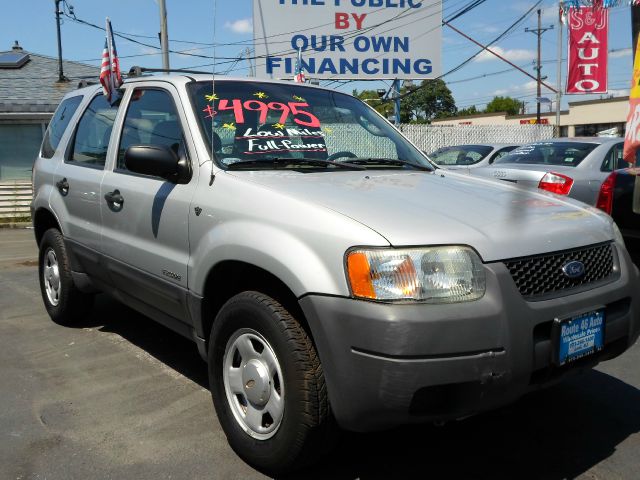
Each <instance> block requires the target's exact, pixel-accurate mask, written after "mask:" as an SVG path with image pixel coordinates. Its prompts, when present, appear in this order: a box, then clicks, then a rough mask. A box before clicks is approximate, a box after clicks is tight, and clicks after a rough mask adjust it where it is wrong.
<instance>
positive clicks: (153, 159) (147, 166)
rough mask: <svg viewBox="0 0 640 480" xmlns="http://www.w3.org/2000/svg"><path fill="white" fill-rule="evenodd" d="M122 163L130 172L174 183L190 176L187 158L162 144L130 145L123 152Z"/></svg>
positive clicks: (183, 181) (183, 180)
mask: <svg viewBox="0 0 640 480" xmlns="http://www.w3.org/2000/svg"><path fill="white" fill-rule="evenodd" d="M124 164H125V166H126V167H127V170H129V171H131V172H134V173H141V174H142V175H152V176H154V177H160V178H164V179H165V180H168V181H170V182H174V183H187V182H188V181H189V179H190V177H191V175H190V171H189V163H188V162H187V160H186V159H180V158H179V157H178V155H177V154H176V152H175V151H173V150H172V149H171V148H169V147H167V146H164V145H131V146H130V147H129V148H127V149H126V150H125V152H124Z"/></svg>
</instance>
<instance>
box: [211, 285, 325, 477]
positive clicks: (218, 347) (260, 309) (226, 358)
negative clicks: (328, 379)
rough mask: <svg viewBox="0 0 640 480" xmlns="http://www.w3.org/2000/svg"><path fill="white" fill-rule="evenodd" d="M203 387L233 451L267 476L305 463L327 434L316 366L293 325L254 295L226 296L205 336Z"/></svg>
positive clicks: (321, 380) (290, 318)
mask: <svg viewBox="0 0 640 480" xmlns="http://www.w3.org/2000/svg"><path fill="white" fill-rule="evenodd" d="M209 384H210V386H211V394H212V396H213V403H214V406H215V409H216V412H217V414H218V418H219V420H220V424H221V425H222V428H223V429H224V431H225V434H226V435H227V439H228V441H229V444H230V445H231V447H232V448H233V449H234V450H235V452H236V453H237V454H238V455H239V456H240V457H242V458H243V459H244V460H245V461H246V462H247V463H249V464H251V465H253V466H254V467H256V468H258V469H260V470H262V471H265V472H268V473H272V474H276V473H284V472H287V471H291V470H294V469H296V468H300V467H302V466H304V465H306V464H308V463H311V462H312V461H313V460H315V459H316V458H317V457H318V456H319V455H321V454H322V453H324V452H325V451H326V450H327V448H326V447H327V445H330V444H331V442H329V441H327V440H328V438H329V436H332V435H333V434H334V433H335V429H334V427H333V423H332V421H331V418H330V413H329V402H328V397H327V391H326V387H325V383H324V375H323V373H322V366H321V365H320V361H319V359H318V356H317V353H316V351H315V347H314V346H313V344H312V342H311V340H310V339H309V337H308V335H307V333H306V332H305V330H304V329H303V328H302V326H301V325H300V324H299V323H298V321H297V320H296V319H295V318H294V317H293V316H292V315H291V314H290V313H289V312H288V311H287V310H286V309H285V308H284V307H283V306H282V305H280V304H279V303H278V302H277V301H276V300H274V299H272V298H270V297H268V296H266V295H263V294H261V293H258V292H244V293H241V294H238V295H236V296H235V297H233V298H231V299H230V300H229V301H228V302H227V303H226V304H225V305H224V306H223V307H222V309H221V310H220V312H219V314H218V316H217V317H216V319H215V322H214V326H213V329H212V332H211V339H210V348H209Z"/></svg>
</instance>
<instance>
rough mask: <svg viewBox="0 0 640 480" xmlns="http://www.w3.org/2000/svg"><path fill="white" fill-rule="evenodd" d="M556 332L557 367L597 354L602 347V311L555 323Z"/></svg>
mask: <svg viewBox="0 0 640 480" xmlns="http://www.w3.org/2000/svg"><path fill="white" fill-rule="evenodd" d="M556 332H557V333H556V339H557V340H556V341H557V344H556V345H557V349H556V351H557V362H558V364H559V365H564V364H565V363H569V362H572V361H574V360H578V359H579V358H582V357H584V356H586V355H591V354H593V353H595V352H598V351H600V350H602V348H603V347H604V310H595V311H593V312H588V313H583V314H582V315H577V316H575V317H572V318H570V319H567V320H563V321H556Z"/></svg>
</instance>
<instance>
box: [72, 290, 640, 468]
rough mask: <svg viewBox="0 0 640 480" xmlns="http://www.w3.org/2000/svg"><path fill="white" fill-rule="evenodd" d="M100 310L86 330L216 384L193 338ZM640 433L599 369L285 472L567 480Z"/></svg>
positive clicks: (347, 439) (629, 390)
mask: <svg viewBox="0 0 640 480" xmlns="http://www.w3.org/2000/svg"><path fill="white" fill-rule="evenodd" d="M94 313H95V315H94V318H93V319H92V322H91V324H83V325H81V327H92V328H96V329H98V330H99V331H105V332H113V333H115V334H117V335H120V336H121V337H123V338H124V339H126V340H127V341H129V342H131V343H132V344H134V345H136V346H138V347H140V348H141V349H143V350H145V351H146V352H147V353H149V354H150V355H152V356H153V357H155V358H157V359H158V360H160V361H161V362H163V363H164V364H166V365H167V366H169V367H170V368H172V369H174V370H176V371H177V372H179V373H181V374H182V375H184V376H186V377H188V378H190V379H191V380H192V381H194V382H196V383H197V384H199V385H200V386H202V387H205V388H208V380H207V368H206V365H205V363H204V362H203V361H202V360H201V359H200V356H199V355H198V352H197V350H196V347H195V345H194V344H193V343H192V342H191V341H190V340H188V339H185V338H183V337H181V336H180V335H178V334H176V333H173V332H172V331H170V330H168V329H167V328H165V327H162V326H161V325H159V324H157V323H155V322H154V321H152V320H150V319H148V318H146V317H144V316H142V315H140V314H138V313H136V312H134V311H133V310H131V309H129V308H127V307H125V306H123V305H121V304H119V303H118V302H116V301H113V300H111V299H109V298H107V297H104V296H99V297H98V299H97V301H96V307H95V309H94ZM639 431H640V391H639V390H638V389H636V388H635V387H632V386H630V385H628V384H626V383H624V382H622V381H620V380H618V379H617V378H615V377H612V376H610V375H607V374H605V373H602V372H599V371H595V370H593V371H589V372H587V373H585V374H583V375H580V376H576V377H573V378H569V379H567V380H565V381H564V382H563V383H561V384H559V385H557V386H555V387H552V388H549V389H547V390H543V391H540V392H537V393H534V394H531V395H528V396H527V397H525V398H523V399H522V400H520V401H519V402H517V403H516V404H514V405H511V406H509V407H507V408H503V409H501V410H498V411H495V412H490V413H486V414H483V415H479V416H477V417H473V418H469V419H467V420H464V421H461V422H457V423H451V424H447V425H445V426H443V427H434V426H431V425H417V426H410V427H403V428H400V429H397V430H393V431H389V432H382V433H373V434H354V433H345V434H344V436H343V437H342V439H341V442H340V445H337V448H336V449H335V453H333V454H332V455H330V456H329V457H327V458H325V459H324V460H323V461H322V462H321V465H320V466H315V467H313V468H311V469H309V470H307V471H301V472H299V473H297V474H296V475H291V476H288V477H282V479H283V480H284V479H285V478H287V479H329V478H330V479H336V480H342V479H345V480H347V479H348V480H351V479H361V480H369V479H391V478H403V479H404V478H407V479H408V478H437V479H439V478H446V479H457V478H464V479H496V478H505V479H515V478H517V479H545V480H547V479H548V480H556V479H557V480H561V479H565V478H575V477H577V476H579V475H581V474H583V473H584V472H586V471H587V470H589V469H590V468H592V467H593V466H594V465H596V464H598V463H599V462H601V461H602V460H604V459H606V458H607V457H609V456H610V455H611V454H612V453H613V452H614V451H615V450H616V447H617V445H618V444H620V443H621V442H623V441H624V440H625V439H626V438H627V437H629V436H630V435H633V434H635V433H637V432H639ZM633 461H637V460H636V459H635V458H634V459H633Z"/></svg>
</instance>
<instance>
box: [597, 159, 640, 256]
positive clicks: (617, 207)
mask: <svg viewBox="0 0 640 480" xmlns="http://www.w3.org/2000/svg"><path fill="white" fill-rule="evenodd" d="M596 207H598V208H599V209H601V210H603V211H605V212H606V213H608V214H609V215H611V216H612V217H613V220H614V221H615V222H616V224H617V225H618V228H620V232H621V233H622V237H623V238H624V241H625V243H626V245H627V249H628V250H629V253H630V254H631V257H632V258H633V260H634V262H635V263H636V265H637V264H639V263H640V168H625V169H621V170H615V171H613V172H611V174H609V176H608V177H607V179H606V180H605V181H604V182H603V183H602V186H601V187H600V193H599V195H598V200H597V202H596Z"/></svg>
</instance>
